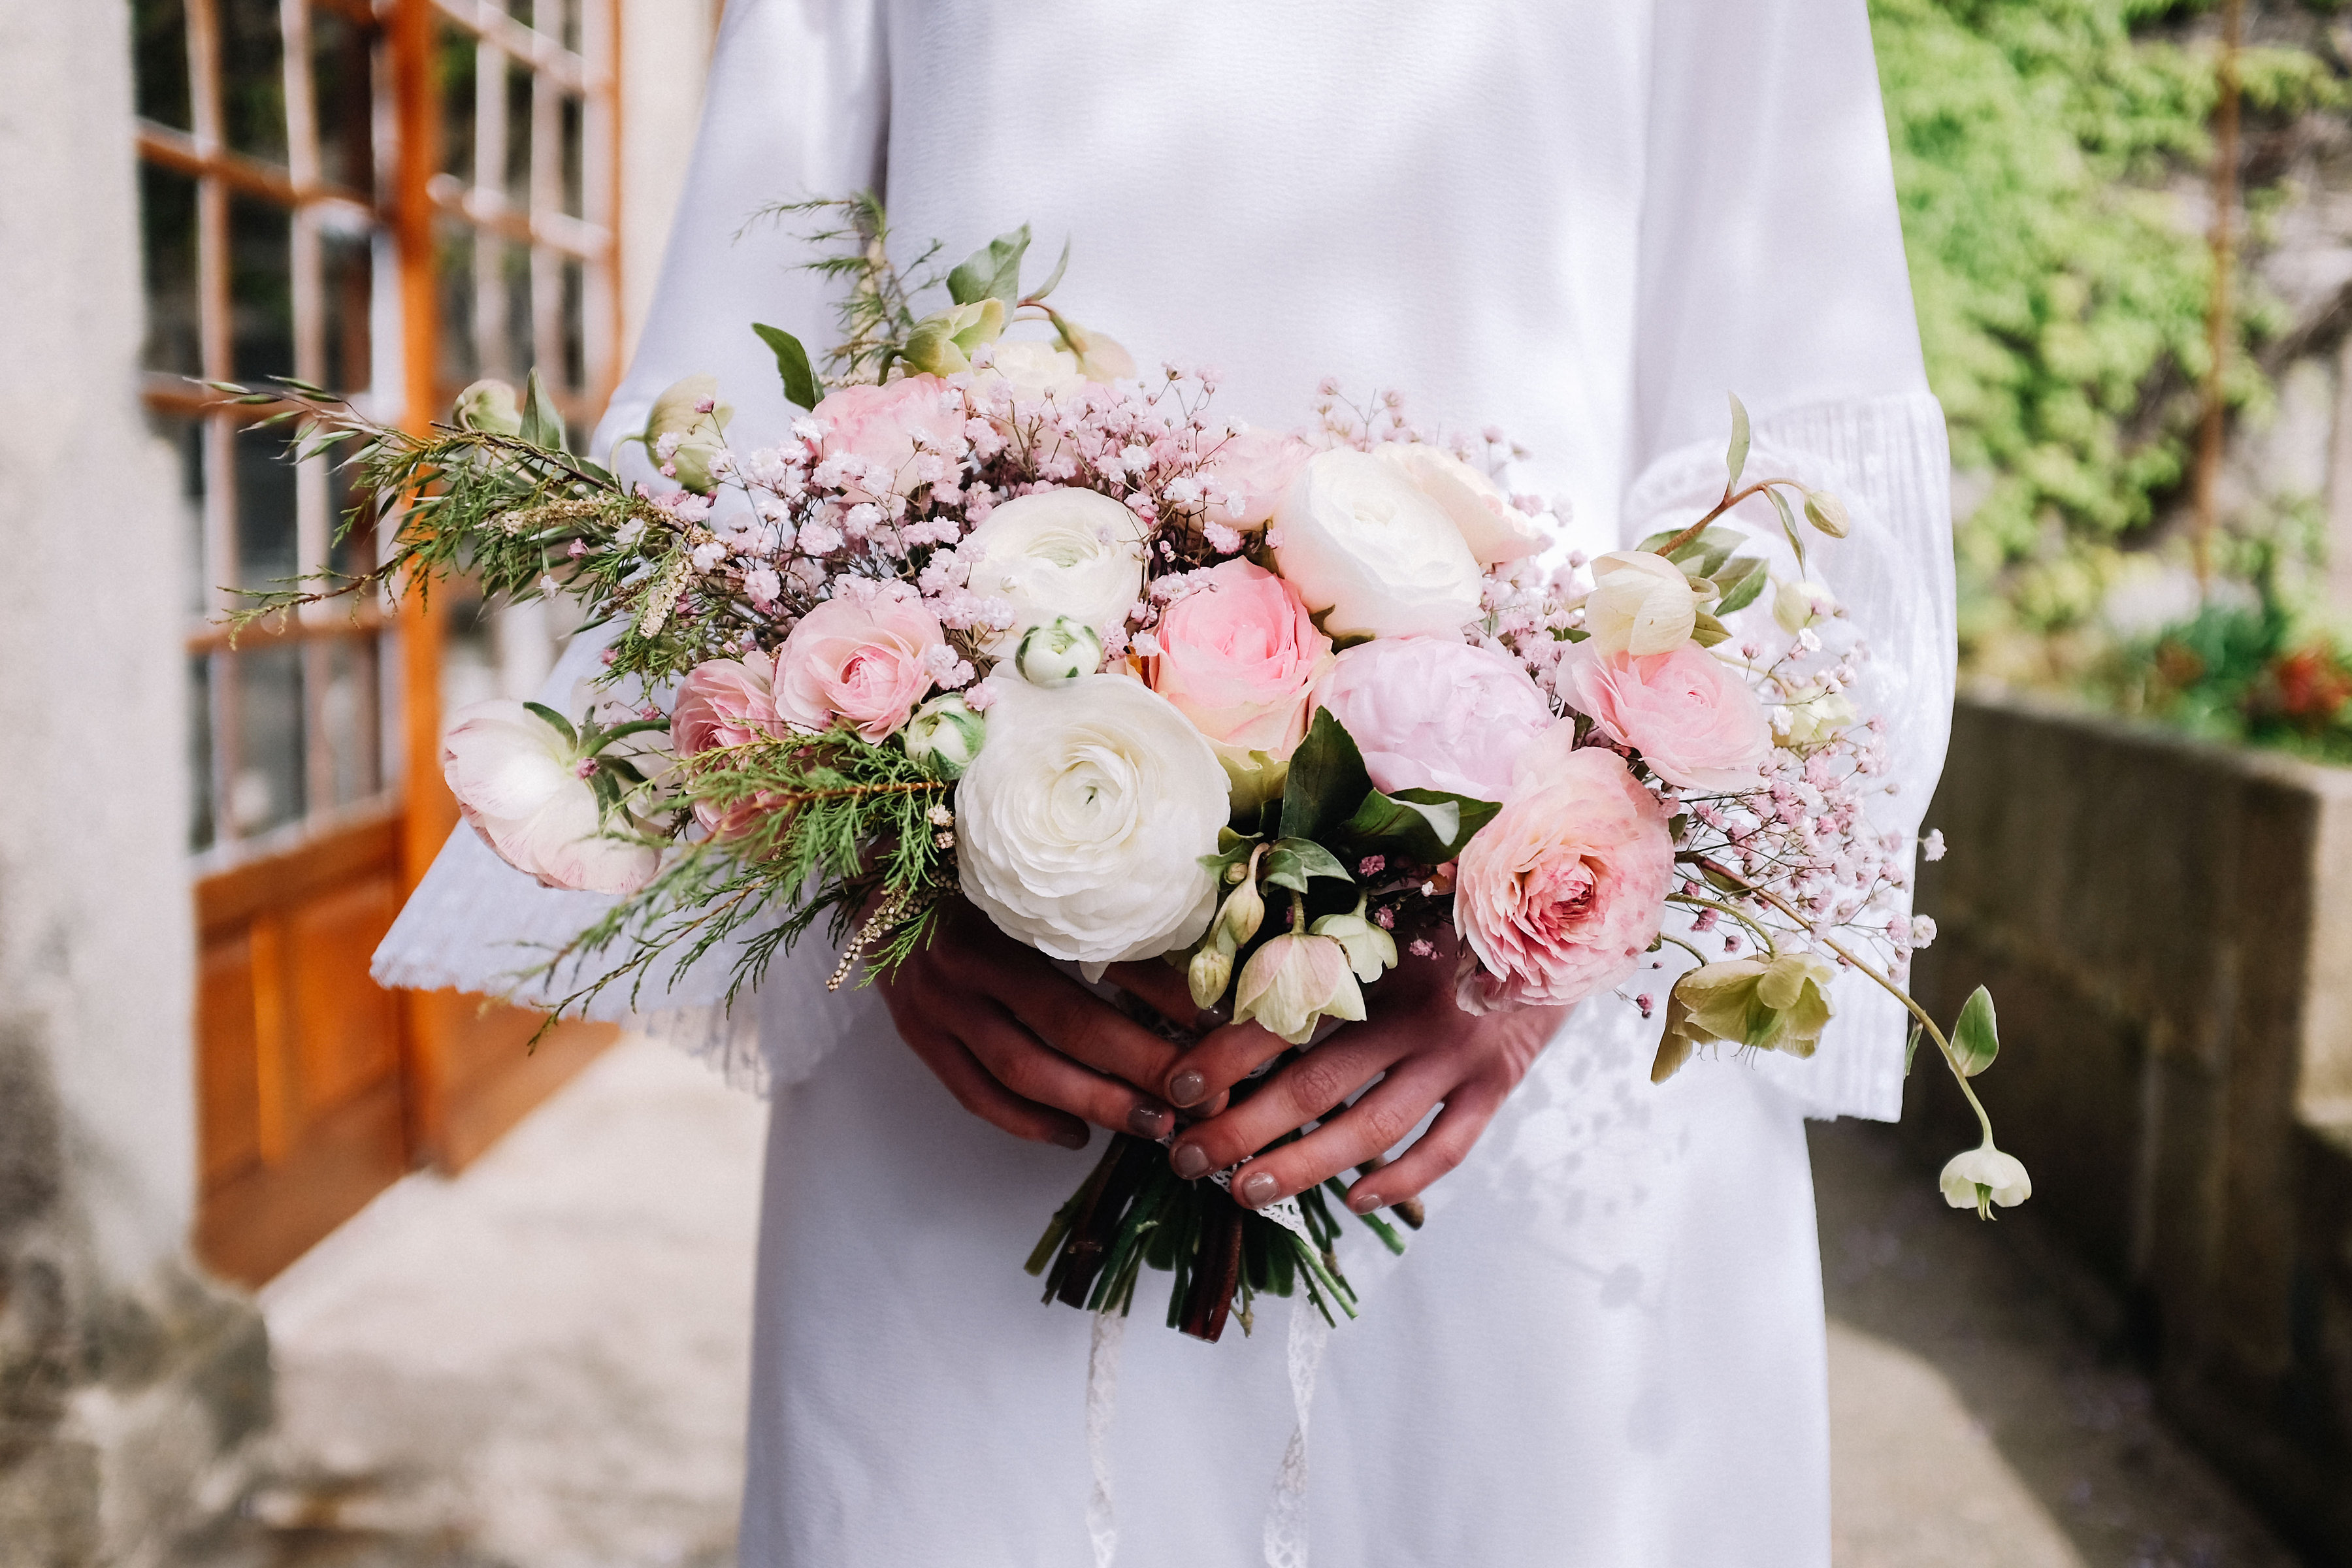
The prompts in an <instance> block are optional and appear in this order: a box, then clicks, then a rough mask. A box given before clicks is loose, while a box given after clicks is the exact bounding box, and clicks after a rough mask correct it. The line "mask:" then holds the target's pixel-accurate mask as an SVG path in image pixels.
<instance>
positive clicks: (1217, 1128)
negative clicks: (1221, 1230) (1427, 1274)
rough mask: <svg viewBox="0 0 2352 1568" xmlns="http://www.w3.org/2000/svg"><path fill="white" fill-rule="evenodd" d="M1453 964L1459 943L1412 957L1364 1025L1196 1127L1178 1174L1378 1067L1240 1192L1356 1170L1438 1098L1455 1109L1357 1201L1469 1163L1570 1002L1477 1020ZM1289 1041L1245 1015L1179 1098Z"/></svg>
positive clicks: (1208, 1100) (1266, 1160) (1203, 1053)
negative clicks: (1458, 998)
mask: <svg viewBox="0 0 2352 1568" xmlns="http://www.w3.org/2000/svg"><path fill="white" fill-rule="evenodd" d="M1449 947H1450V944H1449ZM1366 1000H1367V1001H1368V1002H1370V1008H1369V1012H1370V1016H1369V1017H1367V1018H1366V1019H1365V1021H1364V1022H1362V1023H1360V1024H1349V1025H1345V1026H1342V1027H1341V1028H1340V1030H1339V1033H1338V1034H1336V1035H1333V1036H1332V1037H1330V1038H1329V1039H1327V1040H1325V1041H1324V1042H1323V1043H1322V1044H1321V1045H1318V1046H1317V1047H1313V1048H1312V1049H1310V1050H1309V1051H1307V1053H1306V1054H1305V1055H1304V1056H1302V1057H1300V1058H1298V1059H1297V1061H1295V1062H1293V1063H1291V1064H1290V1065H1289V1066H1288V1067H1286V1068H1283V1069H1282V1070H1281V1071H1280V1072H1278V1073H1276V1075H1275V1076H1274V1077H1273V1079H1270V1080H1269V1081H1268V1082H1266V1083H1265V1084H1264V1085H1262V1086H1261V1087H1260V1088H1259V1089H1257V1091H1256V1092H1255V1093H1254V1094H1252V1095H1251V1096H1250V1097H1249V1098H1248V1099H1246V1100H1241V1101H1239V1102H1238V1103H1236V1104H1234V1105H1233V1106H1232V1107H1231V1108H1230V1109H1228V1110H1223V1111H1222V1112H1221V1113H1219V1114H1217V1115H1213V1116H1211V1117H1209V1118H1208V1119H1207V1120H1205V1121H1200V1122H1197V1123H1195V1124H1194V1125H1193V1126H1192V1127H1191V1128H1189V1129H1187V1130H1186V1131H1184V1133H1183V1134H1182V1135H1181V1137H1179V1138H1178V1139H1177V1141H1176V1143H1175V1146H1174V1148H1172V1149H1171V1151H1170V1152H1169V1160H1170V1163H1171V1164H1172V1165H1173V1166H1174V1167H1175V1170H1176V1173H1177V1174H1178V1175H1180V1176H1182V1177H1185V1178H1186V1179H1187V1180H1190V1179H1192V1178H1193V1177H1196V1176H1201V1175H1204V1174H1206V1173H1208V1172H1211V1171H1214V1170H1220V1169H1222V1168H1223V1167H1224V1166H1227V1165H1230V1164H1232V1163H1234V1162H1235V1161H1237V1160H1240V1159H1242V1158H1243V1157H1244V1156H1245V1155H1249V1154H1253V1153H1255V1152H1257V1151H1258V1150H1260V1149H1263V1148H1265V1146H1266V1144H1268V1143H1269V1142H1273V1141H1274V1140H1275V1139H1276V1138H1279V1137H1281V1136H1282V1135H1283V1134H1284V1133H1286V1132H1288V1131H1292V1130H1293V1129H1296V1128H1298V1127H1303V1126H1305V1125H1306V1124H1307V1122H1308V1121H1313V1120H1314V1119H1315V1118H1317V1117H1318V1116H1325V1115H1326V1113H1327V1112H1328V1111H1329V1110H1331V1108H1332V1107H1333V1106H1336V1105H1339V1104H1340V1103H1341V1102H1342V1101H1343V1100H1346V1099H1347V1098H1348V1097H1349V1095H1351V1094H1354V1093H1356V1092H1357V1091H1358V1090H1359V1089H1364V1086H1365V1085H1367V1084H1370V1083H1371V1082H1372V1080H1373V1079H1376V1078H1378V1079H1381V1081H1380V1083H1379V1084H1378V1085H1377V1086H1375V1087H1373V1088H1371V1089H1369V1090H1367V1091H1366V1092H1365V1093H1364V1094H1363V1096H1362V1098H1361V1099H1360V1100H1357V1101H1356V1103H1355V1104H1353V1105H1351V1106H1349V1107H1347V1108H1346V1109H1345V1110H1341V1111H1339V1113H1338V1114H1337V1115H1333V1116H1328V1117H1327V1118H1326V1120H1325V1121H1324V1122H1323V1124H1322V1125H1321V1126H1319V1127H1318V1128H1317V1129H1316V1130H1315V1131H1312V1132H1309V1133H1307V1136H1305V1137H1304V1138H1301V1139H1299V1140H1298V1141H1297V1142H1295V1143H1286V1144H1285V1145H1283V1146H1282V1147H1281V1148H1279V1149H1276V1150H1275V1151H1274V1152H1271V1153H1268V1154H1265V1155H1264V1156H1262V1157H1260V1158H1258V1159H1255V1160H1252V1161H1251V1162H1250V1163H1249V1164H1248V1165H1247V1166H1245V1167H1244V1168H1243V1170H1242V1171H1241V1172H1240V1173H1239V1174H1238V1175H1237V1176H1236V1178H1235V1180H1234V1197H1235V1198H1237V1199H1239V1200H1240V1201H1241V1202H1242V1203H1243V1204H1244V1205H1246V1206H1248V1207H1250V1208H1263V1207H1265V1205H1267V1204H1270V1203H1273V1202H1274V1201H1276V1199H1278V1198H1284V1197H1287V1196H1289V1195H1290V1194H1293V1193H1298V1192H1304V1191H1305V1190H1306V1189H1307V1188H1309V1187H1312V1186H1315V1185H1316V1184H1318V1183H1321V1182H1324V1181H1328V1179H1329V1178H1331V1177H1333V1176H1336V1175H1339V1174H1341V1173H1344V1172H1347V1171H1350V1170H1353V1169H1355V1168H1356V1167H1357V1166H1359V1165H1361V1164H1364V1163H1368V1162H1370V1161H1371V1160H1374V1159H1377V1158H1378V1157H1379V1156H1381V1155H1382V1154H1384V1153H1386V1152H1388V1151H1389V1150H1391V1149H1392V1148H1394V1147H1395V1146H1396V1145H1397V1144H1398V1143H1400V1142H1402V1141H1403V1140H1404V1138H1405V1136H1406V1135H1407V1134H1408V1133H1410V1132H1411V1131H1412V1130H1413V1128H1414V1126H1415V1125H1417V1124H1418V1123H1419V1122H1420V1121H1421V1119H1422V1118H1423V1116H1426V1115H1428V1114H1429V1111H1430V1110H1431V1108H1433V1107H1434V1106H1438V1105H1443V1106H1444V1110H1441V1111H1439V1112H1438V1116H1437V1120H1436V1121H1433V1122H1432V1123H1431V1124H1430V1128H1429V1131H1426V1132H1424V1133H1423V1134H1422V1135H1421V1137H1420V1138H1419V1139H1418V1140H1416V1141H1415V1142H1414V1143H1413V1145H1412V1148H1411V1149H1409V1150H1407V1151H1406V1152H1404V1154H1403V1155H1402V1157H1400V1158H1399V1159H1398V1160H1397V1161H1396V1162H1395V1163H1393V1164H1389V1165H1383V1166H1381V1168H1380V1170H1378V1171H1377V1172H1375V1173H1373V1174H1371V1175H1370V1176H1367V1177H1365V1178H1363V1179H1362V1180H1360V1181H1358V1182H1357V1183H1356V1184H1354V1185H1353V1186H1352V1187H1351V1188H1350V1189H1349V1194H1348V1206H1349V1208H1351V1209H1353V1210H1355V1211H1356V1212H1357V1213H1358V1214H1369V1213H1370V1212H1371V1211H1372V1210H1373V1209H1376V1208H1384V1207H1388V1206H1390V1205H1395V1204H1398V1203H1402V1202H1403V1201H1404V1200H1405V1199H1407V1198H1410V1197H1413V1196H1416V1195H1417V1194H1420V1193H1421V1191H1422V1190H1423V1188H1425V1187H1427V1186H1428V1185H1429V1184H1430V1183H1432V1182H1433V1181H1435V1180H1436V1179H1437V1178H1438V1177H1440V1176H1442V1175H1444V1174H1445V1173H1446V1172H1448V1171H1451V1170H1452V1169H1454V1166H1456V1165H1459V1164H1460V1163H1462V1161H1463V1158H1464V1157H1465V1155H1467V1154H1468V1153H1469V1152H1470V1150H1471V1147H1472V1145H1474V1144H1475V1143H1476V1142H1478V1137H1479V1134H1481V1133H1483V1132H1484V1131H1486V1123H1487V1122H1489V1121H1492V1120H1493V1119H1494V1115H1495V1112H1496V1110H1498V1109H1499V1108H1500V1107H1501V1105H1502V1103H1503V1100H1504V1099H1505V1098H1506V1097H1507V1095H1509V1093H1510V1092H1511V1090H1512V1089H1516V1088H1517V1087H1518V1083H1519V1080H1520V1079H1523V1078H1525V1077H1526V1076H1527V1072H1528V1068H1529V1067H1530V1066H1532V1065H1533V1064H1534V1062H1535V1059H1536V1056H1537V1054H1538V1052H1540V1051H1541V1050H1542V1049H1543V1048H1544V1045H1545V1043H1546V1042H1547V1041H1548V1040H1549V1039H1550V1038H1551V1036H1552V1032H1553V1031H1554V1030H1555V1029H1557V1028H1558V1027H1559V1021H1560V1019H1561V1018H1562V1017H1564V1016H1566V1015H1567V1011H1568V1010H1567V1009H1566V1008H1564V1007H1529V1008H1525V1009H1522V1010H1520V1011H1518V1012H1512V1013H1490V1014H1487V1015H1486V1016H1480V1017H1474V1016H1471V1015H1470V1014H1467V1013H1465V1012H1464V1011H1462V1009H1461V1008H1460V1007H1458V1006H1456V1005H1454V957H1453V954H1452V952H1451V951H1449V948H1441V949H1440V951H1439V952H1438V955H1437V956H1436V957H1434V958H1412V957H1407V958H1406V959H1405V960H1404V961H1403V962H1402V963H1399V964H1398V965H1397V967H1396V968H1395V969H1394V970H1393V971H1392V972H1391V973H1390V974H1389V975H1388V976H1387V978H1386V979H1384V980H1382V981H1381V983H1380V984H1378V986H1376V987H1375V988H1374V989H1373V990H1372V991H1371V992H1370V994H1369V995H1368V996H1367V998H1366ZM1288 1048H1289V1047H1286V1046H1285V1045H1284V1044H1283V1042H1282V1041H1281V1040H1279V1039H1277V1038H1276V1037H1275V1036H1273V1035H1270V1034H1268V1033H1267V1032H1266V1031H1265V1030H1264V1029H1261V1028H1259V1027H1258V1026H1256V1025H1255V1024H1235V1025H1232V1026H1228V1027H1225V1028H1223V1029H1219V1030H1217V1031H1216V1032H1215V1033H1213V1034H1212V1035H1210V1036H1209V1037H1206V1038H1205V1039H1203V1040H1202V1041H1201V1042H1200V1043H1199V1044H1198V1045H1196V1046H1194V1047H1192V1049H1191V1050H1189V1051H1187V1052H1185V1053H1184V1055H1183V1056H1182V1058H1181V1059H1179V1060H1178V1061H1177V1062H1176V1063H1175V1064H1174V1065H1173V1066H1172V1067H1171V1068H1170V1070H1169V1073H1168V1076H1167V1077H1166V1078H1165V1079H1161V1080H1160V1081H1161V1082H1162V1083H1164V1084H1165V1085H1166V1086H1167V1093H1168V1098H1169V1099H1170V1100H1172V1101H1173V1102H1174V1103H1175V1104H1177V1105H1179V1106H1187V1107H1189V1106H1202V1107H1207V1106H1210V1105H1213V1103H1214V1102H1215V1100H1217V1099H1218V1098H1220V1097H1222V1096H1223V1094H1224V1092H1225V1091H1226V1090H1227V1089H1231V1088H1232V1087H1233V1086H1234V1084H1235V1083H1237V1082H1239V1081H1240V1080H1241V1079H1243V1078H1244V1077H1246V1076H1247V1075H1248V1074H1249V1072H1250V1071H1251V1069H1253V1068H1256V1067H1257V1066H1258V1065H1259V1064H1260V1063H1262V1062H1265V1061H1269V1060H1271V1059H1272V1058H1275V1057H1276V1056H1279V1055H1280V1054H1281V1053H1282V1052H1283V1051H1285V1050H1286V1049H1288ZM1384 1074H1385V1075H1386V1076H1385V1077H1383V1076H1382V1075H1384Z"/></svg>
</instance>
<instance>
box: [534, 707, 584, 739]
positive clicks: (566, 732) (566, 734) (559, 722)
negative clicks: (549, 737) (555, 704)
mask: <svg viewBox="0 0 2352 1568" xmlns="http://www.w3.org/2000/svg"><path fill="white" fill-rule="evenodd" d="M523 706H524V707H525V708H528V709H529V710H531V711H532V712H533V713H536V714H538V715H539V716H540V718H541V720H543V721H545V722H546V724H547V727H548V728H549V729H551V730H553V731H555V732H556V733H557V734H559V735H561V736H562V737H563V743H564V744H565V745H567V746H576V745H578V744H579V743H580V731H577V730H575V729H573V728H572V721H571V720H569V719H566V718H565V717H564V716H563V715H562V714H561V713H558V712H557V711H556V710H554V709H552V708H550V707H548V706H547V705H546V704H545V703H542V702H526V703H524V704H523Z"/></svg>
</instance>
